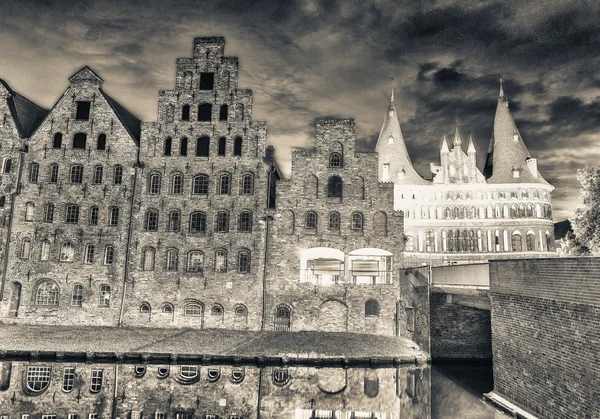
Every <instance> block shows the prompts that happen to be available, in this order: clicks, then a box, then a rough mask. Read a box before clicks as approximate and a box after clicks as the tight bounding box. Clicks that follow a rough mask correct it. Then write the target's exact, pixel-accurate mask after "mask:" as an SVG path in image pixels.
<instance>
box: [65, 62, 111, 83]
mask: <svg viewBox="0 0 600 419" xmlns="http://www.w3.org/2000/svg"><path fill="white" fill-rule="evenodd" d="M69 81H70V82H71V83H79V82H91V83H94V84H97V85H99V86H101V87H102V85H103V84H104V80H103V79H102V77H100V76H99V75H98V73H96V72H95V71H94V70H92V69H91V68H90V67H89V66H87V65H86V66H84V67H82V68H80V69H79V70H78V71H77V72H76V73H75V74H73V75H72V76H71V77H69Z"/></svg>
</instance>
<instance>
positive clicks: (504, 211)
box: [502, 204, 510, 218]
mask: <svg viewBox="0 0 600 419" xmlns="http://www.w3.org/2000/svg"><path fill="white" fill-rule="evenodd" d="M502 217H503V218H510V208H509V207H508V205H507V204H504V207H503V208H502Z"/></svg>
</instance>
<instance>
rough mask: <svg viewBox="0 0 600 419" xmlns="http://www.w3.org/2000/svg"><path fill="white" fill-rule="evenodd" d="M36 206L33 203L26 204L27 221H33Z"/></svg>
mask: <svg viewBox="0 0 600 419" xmlns="http://www.w3.org/2000/svg"><path fill="white" fill-rule="evenodd" d="M34 208H35V205H34V203H33V202H28V203H27V204H25V221H33V209H34Z"/></svg>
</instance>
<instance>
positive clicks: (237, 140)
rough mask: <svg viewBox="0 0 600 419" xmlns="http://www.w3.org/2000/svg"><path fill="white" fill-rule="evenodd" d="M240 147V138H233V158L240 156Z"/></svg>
mask: <svg viewBox="0 0 600 419" xmlns="http://www.w3.org/2000/svg"><path fill="white" fill-rule="evenodd" d="M242 145H243V140H242V137H235V140H233V155H234V156H241V155H242Z"/></svg>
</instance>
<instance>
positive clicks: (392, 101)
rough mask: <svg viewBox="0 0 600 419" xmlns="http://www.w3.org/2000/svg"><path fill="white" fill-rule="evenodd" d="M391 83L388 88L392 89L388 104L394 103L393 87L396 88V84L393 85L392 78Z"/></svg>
mask: <svg viewBox="0 0 600 419" xmlns="http://www.w3.org/2000/svg"><path fill="white" fill-rule="evenodd" d="M391 79H392V82H391V83H390V86H391V88H392V94H391V96H390V103H394V87H395V86H396V83H394V78H393V77H391Z"/></svg>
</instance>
